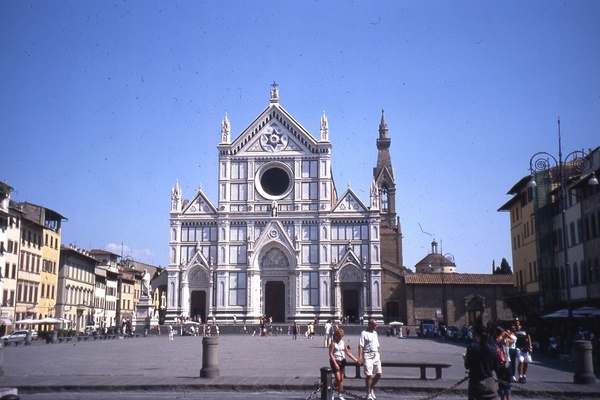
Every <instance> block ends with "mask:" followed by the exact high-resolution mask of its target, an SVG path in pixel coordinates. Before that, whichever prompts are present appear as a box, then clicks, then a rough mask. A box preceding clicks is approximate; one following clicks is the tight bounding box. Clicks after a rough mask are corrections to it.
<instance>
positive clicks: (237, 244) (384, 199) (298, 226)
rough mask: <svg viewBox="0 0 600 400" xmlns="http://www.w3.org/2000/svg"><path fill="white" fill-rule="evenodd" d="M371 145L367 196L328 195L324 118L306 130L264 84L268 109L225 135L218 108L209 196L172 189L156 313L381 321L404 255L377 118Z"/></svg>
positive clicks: (169, 317) (219, 318)
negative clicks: (212, 195) (164, 279)
mask: <svg viewBox="0 0 600 400" xmlns="http://www.w3.org/2000/svg"><path fill="white" fill-rule="evenodd" d="M216 139H217V138H216ZM215 142H216V140H215ZM377 148H378V160H377V164H376V166H375V168H374V169H373V171H374V176H373V181H372V185H371V188H370V198H369V199H367V201H366V202H365V201H363V200H361V199H360V198H359V197H358V196H357V195H356V193H355V192H354V191H353V190H352V189H351V188H350V187H348V188H347V189H345V190H343V191H341V192H340V193H338V189H337V188H336V185H335V184H334V178H333V174H332V169H333V166H332V165H331V152H332V143H331V141H330V138H329V125H328V120H327V117H326V115H325V114H323V115H322V116H321V120H320V132H319V135H318V137H315V136H313V135H312V134H311V133H310V132H308V131H307V130H306V129H305V128H304V127H303V126H302V125H301V124H300V123H299V122H297V121H296V120H295V119H294V117H293V116H292V115H291V114H290V113H289V112H288V111H287V110H285V109H284V108H283V107H282V106H281V104H280V103H279V90H278V88H277V85H276V84H273V85H272V88H271V90H270V98H269V104H268V106H267V107H266V108H265V109H264V110H263V111H262V112H261V113H260V114H259V115H258V116H257V117H256V119H255V120H254V121H253V122H252V123H251V124H250V125H249V126H248V127H247V128H246V129H244V130H243V131H242V132H241V133H239V134H238V135H237V136H235V137H233V136H232V133H231V131H230V123H229V120H228V117H227V115H226V116H225V118H224V119H223V121H222V124H221V132H220V143H218V145H217V151H218V163H219V166H218V176H217V177H214V178H215V181H216V182H217V183H216V184H217V185H218V199H217V201H216V203H214V202H213V201H211V200H210V199H209V198H207V196H206V195H205V194H204V193H203V191H202V190H201V189H200V190H198V192H197V193H194V194H193V197H190V198H189V200H184V199H183V198H182V196H183V193H182V191H181V189H180V187H179V185H178V183H176V184H175V186H174V187H173V188H172V192H171V210H170V241H169V247H170V248H169V266H168V268H167V272H168V284H167V285H168V287H167V304H166V321H167V322H170V321H173V320H175V319H176V318H179V317H185V318H191V319H194V320H198V319H201V320H202V321H207V320H209V321H210V320H214V321H216V322H217V323H227V322H229V323H231V322H232V321H233V320H234V319H235V320H236V321H240V322H241V321H245V322H246V323H249V324H250V323H255V322H257V321H258V320H259V318H260V317H261V316H267V317H270V318H272V320H273V322H280V323H284V322H285V323H287V322H291V321H297V322H306V321H311V320H313V318H315V317H317V318H319V319H321V320H325V319H336V320H340V319H342V317H346V318H347V319H348V320H349V322H352V321H357V322H358V321H359V320H360V319H367V318H377V319H382V318H383V313H384V310H385V304H386V302H387V301H388V297H390V296H396V295H397V293H394V290H395V287H394V283H390V282H389V279H390V278H389V277H394V276H396V273H397V271H392V272H393V273H392V274H389V273H388V274H386V268H388V269H394V270H397V269H398V268H399V267H401V263H402V261H401V259H402V256H401V253H402V251H401V250H402V248H401V233H400V228H399V223H398V221H397V218H396V215H395V197H394V196H395V183H394V179H393V171H392V167H391V161H390V159H389V153H388V149H389V138H388V137H387V125H386V124H385V118H384V116H383V114H382V118H381V123H380V126H379V138H377ZM382 256H384V257H386V258H388V259H387V260H382ZM390 257H391V258H392V260H390V259H389V258H390ZM392 289H394V290H392Z"/></svg>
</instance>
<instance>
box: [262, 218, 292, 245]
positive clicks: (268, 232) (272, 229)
mask: <svg viewBox="0 0 600 400" xmlns="http://www.w3.org/2000/svg"><path fill="white" fill-rule="evenodd" d="M269 242H278V243H280V244H282V245H283V246H284V247H286V248H288V249H289V250H290V251H294V243H293V241H292V238H290V237H289V236H288V234H287V232H286V231H285V228H284V227H283V225H281V222H279V221H270V222H269V223H268V224H267V225H266V226H265V227H264V229H263V230H262V232H261V233H260V235H259V236H258V237H257V238H256V241H255V242H254V248H261V247H263V246H264V245H265V244H267V243H269Z"/></svg>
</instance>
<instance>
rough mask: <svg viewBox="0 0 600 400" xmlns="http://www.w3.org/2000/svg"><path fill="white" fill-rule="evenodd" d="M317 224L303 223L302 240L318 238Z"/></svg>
mask: <svg viewBox="0 0 600 400" xmlns="http://www.w3.org/2000/svg"><path fill="white" fill-rule="evenodd" d="M318 232H319V231H318V227H317V225H302V240H318V239H319V237H318Z"/></svg>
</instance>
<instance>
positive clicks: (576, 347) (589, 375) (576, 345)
mask: <svg viewBox="0 0 600 400" xmlns="http://www.w3.org/2000/svg"><path fill="white" fill-rule="evenodd" d="M573 361H574V364H575V374H574V375H573V383H578V384H583V385H589V384H592V383H596V376H595V375H594V363H593V362H592V343H591V342H589V341H587V340H575V341H574V342H573Z"/></svg>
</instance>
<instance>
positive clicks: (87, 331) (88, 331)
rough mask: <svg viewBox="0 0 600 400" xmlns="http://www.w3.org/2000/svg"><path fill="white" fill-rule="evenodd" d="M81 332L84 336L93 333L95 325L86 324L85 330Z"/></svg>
mask: <svg viewBox="0 0 600 400" xmlns="http://www.w3.org/2000/svg"><path fill="white" fill-rule="evenodd" d="M83 333H84V334H85V335H86V336H91V335H95V334H96V327H95V326H94V325H88V326H86V327H85V330H84V331H83Z"/></svg>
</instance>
